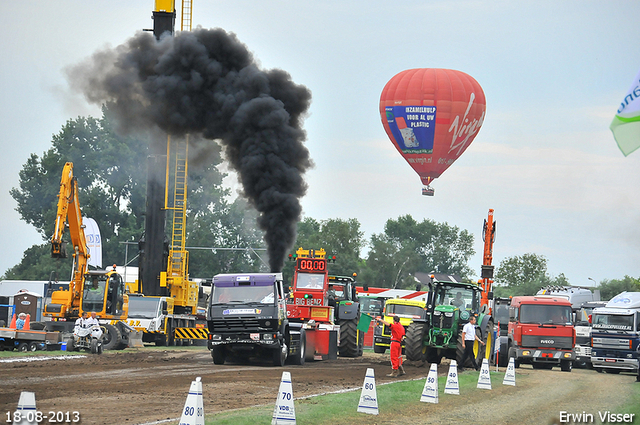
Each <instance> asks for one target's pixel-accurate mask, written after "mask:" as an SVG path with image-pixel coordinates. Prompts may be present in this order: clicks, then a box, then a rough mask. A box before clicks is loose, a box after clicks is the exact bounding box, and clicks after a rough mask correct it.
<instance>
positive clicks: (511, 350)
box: [509, 347, 520, 368]
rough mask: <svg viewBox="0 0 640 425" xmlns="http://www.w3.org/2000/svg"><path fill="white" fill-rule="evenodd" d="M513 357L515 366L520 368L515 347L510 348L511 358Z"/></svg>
mask: <svg viewBox="0 0 640 425" xmlns="http://www.w3.org/2000/svg"><path fill="white" fill-rule="evenodd" d="M512 357H513V366H514V367H516V368H519V367H520V360H518V358H517V357H516V349H515V348H513V347H509V358H512Z"/></svg>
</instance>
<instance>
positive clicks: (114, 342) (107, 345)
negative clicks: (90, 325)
mask: <svg viewBox="0 0 640 425" xmlns="http://www.w3.org/2000/svg"><path fill="white" fill-rule="evenodd" d="M102 334H103V335H104V336H103V337H102V348H103V349H105V350H113V349H115V348H116V347H117V346H118V345H120V340H121V339H122V335H121V334H120V329H118V328H116V327H115V326H113V325H104V326H103V327H102Z"/></svg>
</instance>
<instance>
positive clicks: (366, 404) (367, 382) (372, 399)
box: [358, 367, 378, 415]
mask: <svg viewBox="0 0 640 425" xmlns="http://www.w3.org/2000/svg"><path fill="white" fill-rule="evenodd" d="M358 412H360V413H368V414H370V415H377V414H378V394H377V392H376V378H375V375H374V372H373V368H371V367H370V368H367V373H366V375H365V377H364V383H363V384H362V392H361V393H360V402H359V403H358Z"/></svg>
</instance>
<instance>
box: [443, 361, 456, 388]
mask: <svg viewBox="0 0 640 425" xmlns="http://www.w3.org/2000/svg"><path fill="white" fill-rule="evenodd" d="M444 393H445V394H455V395H460V385H459V384H458V363H456V361H455V360H451V364H450V365H449V373H448V374H447V383H446V384H445V385H444Z"/></svg>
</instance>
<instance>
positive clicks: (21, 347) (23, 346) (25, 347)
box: [18, 342, 29, 353]
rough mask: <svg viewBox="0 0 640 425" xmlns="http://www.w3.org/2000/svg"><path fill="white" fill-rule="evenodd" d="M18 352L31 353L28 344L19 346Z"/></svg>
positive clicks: (22, 343)
mask: <svg viewBox="0 0 640 425" xmlns="http://www.w3.org/2000/svg"><path fill="white" fill-rule="evenodd" d="M18 351H20V352H21V353H26V352H27V351H29V344H27V343H26V342H21V343H20V344H18Z"/></svg>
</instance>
